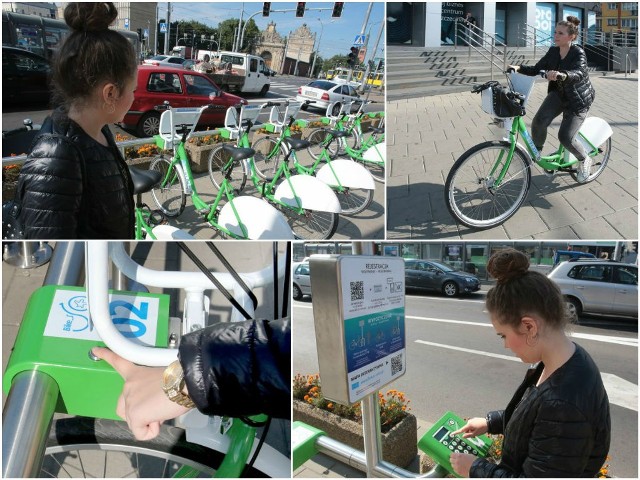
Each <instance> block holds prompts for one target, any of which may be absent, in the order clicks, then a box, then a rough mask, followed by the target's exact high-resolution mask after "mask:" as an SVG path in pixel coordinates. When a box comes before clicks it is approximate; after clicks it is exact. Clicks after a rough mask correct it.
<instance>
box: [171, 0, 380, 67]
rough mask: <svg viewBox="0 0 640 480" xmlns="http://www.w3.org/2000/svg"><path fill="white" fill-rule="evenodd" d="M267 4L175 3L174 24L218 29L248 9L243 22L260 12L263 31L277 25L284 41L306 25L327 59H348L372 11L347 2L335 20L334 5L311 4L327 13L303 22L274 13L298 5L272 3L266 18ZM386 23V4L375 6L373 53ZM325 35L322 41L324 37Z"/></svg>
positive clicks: (368, 30)
mask: <svg viewBox="0 0 640 480" xmlns="http://www.w3.org/2000/svg"><path fill="white" fill-rule="evenodd" d="M262 4H263V2H211V1H207V2H171V8H172V13H171V20H172V21H175V20H197V21H199V22H202V23H204V24H206V25H209V26H212V27H217V26H218V24H219V23H220V22H222V21H223V20H227V19H229V18H239V17H240V13H241V11H242V10H243V8H244V16H243V18H244V19H245V20H246V19H247V18H248V17H249V16H250V15H251V14H253V13H256V12H260V13H259V14H257V15H256V16H254V17H253V20H254V21H255V22H256V24H257V25H258V27H259V28H260V30H264V29H265V28H266V27H267V25H268V24H269V22H271V21H273V22H274V23H275V24H276V30H277V32H278V33H279V34H280V35H282V36H283V37H285V36H287V35H288V34H289V32H291V31H293V30H296V29H297V28H299V27H300V26H302V24H303V23H306V24H307V26H308V27H309V29H310V30H311V31H312V32H317V37H316V38H317V39H318V40H320V54H321V55H322V56H323V57H325V58H327V57H331V56H333V55H338V54H341V55H346V54H348V53H349V48H350V47H351V46H352V45H353V42H354V40H355V37H356V36H357V35H359V34H360V33H361V31H362V27H363V23H364V20H365V17H366V14H367V10H368V8H369V5H370V3H369V2H345V5H344V9H343V11H342V16H341V17H340V18H336V19H334V18H332V17H331V13H332V10H333V2H307V5H306V6H307V9H317V8H323V9H326V10H322V11H317V10H311V11H309V10H307V11H306V12H305V15H304V17H303V18H297V17H296V16H295V12H294V11H291V12H286V13H277V12H273V10H295V8H296V5H297V2H272V3H271V10H272V13H271V14H270V16H269V17H263V16H262ZM158 5H159V16H160V17H161V18H163V17H165V15H166V10H167V3H165V2H160V3H158ZM383 20H384V3H380V2H374V3H373V7H372V8H371V14H370V16H369V22H368V24H367V26H366V27H365V34H369V35H370V39H369V49H370V50H371V49H373V47H374V45H375V41H376V38H377V36H378V32H379V30H380V25H381V23H382V21H383ZM321 31H322V38H321V39H320V33H321ZM383 45H384V32H383V34H382V37H381V39H380V42H379V45H378V53H377V56H378V57H381V56H383V51H382V48H383Z"/></svg>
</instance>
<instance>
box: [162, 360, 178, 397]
mask: <svg viewBox="0 0 640 480" xmlns="http://www.w3.org/2000/svg"><path fill="white" fill-rule="evenodd" d="M162 380H163V382H162V383H163V385H162V388H163V390H164V391H165V392H168V391H169V390H178V389H179V386H180V383H181V382H182V367H181V366H180V363H179V362H173V363H172V364H171V365H169V366H168V367H167V368H166V370H165V371H164V374H163V375H162Z"/></svg>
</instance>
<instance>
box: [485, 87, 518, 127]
mask: <svg viewBox="0 0 640 480" xmlns="http://www.w3.org/2000/svg"><path fill="white" fill-rule="evenodd" d="M485 85H486V88H484V89H483V90H482V111H483V112H486V113H488V114H489V115H493V116H494V117H498V118H508V117H521V116H523V115H524V114H525V109H524V106H523V105H522V103H521V101H520V99H518V98H517V97H516V96H515V94H514V93H513V92H511V91H509V90H508V89H507V88H505V87H503V86H502V85H500V84H499V83H498V82H488V83H487V84H485Z"/></svg>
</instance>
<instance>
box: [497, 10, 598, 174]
mask: <svg viewBox="0 0 640 480" xmlns="http://www.w3.org/2000/svg"><path fill="white" fill-rule="evenodd" d="M579 25H580V20H578V18H576V17H573V16H569V17H567V19H566V20H564V21H562V22H558V24H557V25H556V30H555V34H554V36H553V41H554V43H555V46H554V47H551V48H550V49H549V51H548V52H547V53H546V55H545V56H544V57H542V58H541V59H540V61H538V63H536V64H535V65H534V66H527V65H509V67H510V68H513V69H515V70H516V71H517V72H519V73H522V74H524V75H529V76H535V75H538V74H539V73H540V71H541V70H546V71H547V80H548V81H549V88H548V92H547V97H546V98H545V99H544V101H543V102H542V105H541V106H540V108H539V109H538V113H536V116H535V117H534V118H533V122H532V123H531V138H532V139H533V143H534V144H535V146H536V148H537V149H538V151H540V152H541V151H542V147H543V146H544V142H545V140H546V139H547V128H549V125H551V122H552V121H553V120H554V119H555V118H556V117H557V116H558V115H560V114H562V123H561V124H560V130H559V131H558V139H559V140H560V143H562V145H564V146H565V148H566V149H567V150H569V152H571V153H572V154H573V155H574V156H575V157H576V158H577V159H578V161H579V162H580V163H579V164H578V165H579V166H578V181H579V182H580V183H586V182H587V181H589V175H590V171H591V164H592V159H591V157H589V155H588V152H587V151H585V149H584V147H583V146H582V144H581V143H580V142H579V141H578V139H577V136H578V131H579V130H580V127H581V126H582V124H583V123H584V121H585V119H586V118H587V112H588V111H589V108H590V107H591V104H592V103H593V100H594V99H595V96H596V92H595V90H594V88H593V85H592V84H591V81H590V80H589V72H588V71H587V55H586V54H585V53H584V50H583V49H582V48H580V47H579V46H578V45H574V44H573V42H574V41H575V39H576V38H578V33H579V29H578V26H579Z"/></svg>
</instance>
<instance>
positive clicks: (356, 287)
mask: <svg viewBox="0 0 640 480" xmlns="http://www.w3.org/2000/svg"><path fill="white" fill-rule="evenodd" d="M349 285H350V287H351V301H352V302H355V301H356V300H363V299H364V282H363V281H358V282H350V284H349Z"/></svg>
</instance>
